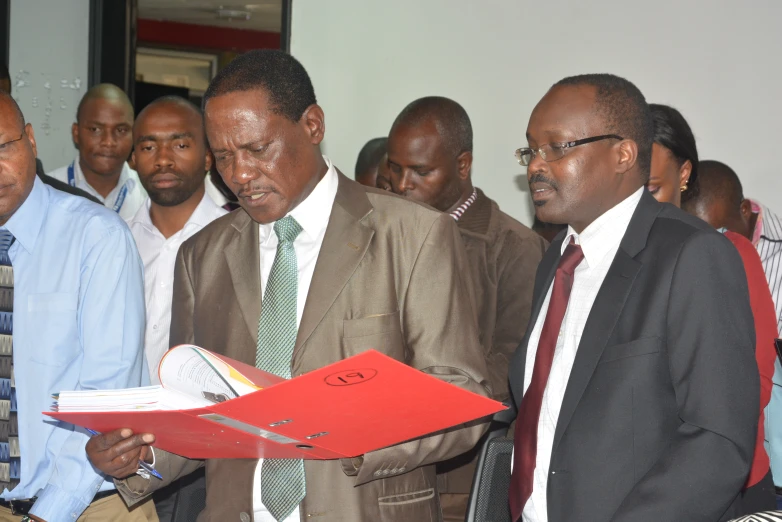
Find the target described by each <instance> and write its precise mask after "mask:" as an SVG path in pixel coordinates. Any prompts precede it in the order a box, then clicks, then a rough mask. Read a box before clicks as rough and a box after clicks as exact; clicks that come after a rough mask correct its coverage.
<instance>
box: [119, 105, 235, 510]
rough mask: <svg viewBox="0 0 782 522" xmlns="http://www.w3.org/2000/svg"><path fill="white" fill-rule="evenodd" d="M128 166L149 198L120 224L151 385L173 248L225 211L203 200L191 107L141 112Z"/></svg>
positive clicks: (203, 151) (169, 502)
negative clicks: (139, 296)
mask: <svg viewBox="0 0 782 522" xmlns="http://www.w3.org/2000/svg"><path fill="white" fill-rule="evenodd" d="M133 145H134V150H133V162H134V163H135V165H136V168H137V169H138V176H139V179H140V181H141V184H142V185H143V187H144V189H145V190H146V193H147V194H148V195H149V197H148V198H147V199H146V201H145V202H144V203H143V204H142V205H141V208H139V209H138V212H136V214H135V215H134V216H133V217H132V218H131V219H129V220H128V225H129V226H130V230H131V232H132V233H133V238H134V239H135V240H136V245H137V246H138V250H139V254H140V255H141V260H142V261H143V263H144V294H145V299H146V305H147V328H146V334H145V337H144V352H145V355H146V361H147V364H148V365H149V374H150V377H151V380H152V383H153V384H159V379H158V373H157V366H158V364H159V363H160V359H162V357H163V355H164V354H165V352H166V351H167V350H168V348H169V345H168V337H169V327H170V324H171V300H172V296H173V283H174V262H175V260H176V255H177V252H178V251H179V247H180V245H181V244H182V243H183V242H184V241H185V240H187V239H188V238H189V237H191V236H192V235H193V234H195V233H196V232H198V231H200V230H201V229H202V228H203V227H204V226H206V225H208V224H209V223H211V222H212V221H213V220H215V219H217V218H219V217H220V216H222V215H225V214H227V211H225V210H224V209H222V208H220V207H219V206H217V204H216V203H215V202H214V201H213V200H212V198H211V197H210V196H209V194H207V193H206V190H205V187H204V181H205V177H206V173H207V172H208V171H209V169H210V168H211V167H212V155H211V153H210V152H209V149H208V148H207V146H206V137H205V136H204V121H203V117H202V116H201V112H200V111H199V110H198V108H197V107H196V106H195V105H193V104H192V103H191V102H189V101H187V100H185V99H183V98H180V97H177V96H166V97H164V98H160V99H158V100H156V101H154V102H152V103H151V104H149V105H147V106H146V107H145V108H144V110H142V111H141V113H140V114H139V116H138V119H137V120H136V124H135V126H134V127H133ZM178 486H179V484H178V483H175V484H172V485H171V486H169V487H168V488H166V489H165V490H161V491H159V492H157V494H156V497H155V498H156V499H157V502H156V508H157V510H158V517H159V518H160V519H161V521H166V520H170V517H171V515H172V511H173V507H174V506H173V504H174V502H175V499H176V495H175V492H176V490H177V489H178Z"/></svg>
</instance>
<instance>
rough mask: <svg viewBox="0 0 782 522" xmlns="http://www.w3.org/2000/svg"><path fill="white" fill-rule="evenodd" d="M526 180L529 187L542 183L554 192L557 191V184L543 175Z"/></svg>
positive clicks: (536, 175) (535, 175) (534, 175)
mask: <svg viewBox="0 0 782 522" xmlns="http://www.w3.org/2000/svg"><path fill="white" fill-rule="evenodd" d="M527 180H528V182H529V184H530V185H532V184H533V183H544V184H546V185H549V186H550V187H551V188H553V189H554V190H557V189H559V184H557V182H556V181H554V180H553V179H551V178H547V177H546V176H544V175H543V174H533V175H532V176H529V177H528V178H527Z"/></svg>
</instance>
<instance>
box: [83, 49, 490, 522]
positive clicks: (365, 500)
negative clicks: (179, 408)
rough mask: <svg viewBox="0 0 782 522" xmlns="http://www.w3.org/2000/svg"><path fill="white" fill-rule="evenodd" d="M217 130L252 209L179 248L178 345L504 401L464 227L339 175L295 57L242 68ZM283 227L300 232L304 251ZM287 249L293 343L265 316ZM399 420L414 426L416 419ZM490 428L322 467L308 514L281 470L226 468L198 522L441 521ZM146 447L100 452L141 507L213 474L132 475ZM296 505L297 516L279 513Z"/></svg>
mask: <svg viewBox="0 0 782 522" xmlns="http://www.w3.org/2000/svg"><path fill="white" fill-rule="evenodd" d="M205 126H206V133H207V137H208V140H209V144H210V147H211V149H212V150H213V152H214V155H215V162H216V165H217V168H218V170H219V171H220V173H221V175H222V177H223V179H224V180H225V181H226V183H227V184H228V186H229V187H230V188H231V190H232V191H233V192H234V193H236V194H237V195H238V196H239V201H240V204H241V205H242V209H241V210H237V211H235V212H233V213H231V214H230V215H227V216H224V217H223V218H220V219H218V220H216V221H213V222H212V223H211V224H209V225H208V226H206V227H205V228H204V229H203V230H202V231H201V232H199V233H198V234H196V235H195V236H194V237H192V238H190V239H189V240H188V241H187V242H185V243H184V244H183V245H182V247H181V249H180V250H179V255H178V258H177V266H176V272H175V282H174V298H173V309H172V318H171V344H172V345H175V344H179V343H194V344H197V345H201V346H204V347H207V348H209V349H212V350H215V351H217V352H219V353H222V354H225V355H227V356H229V357H231V358H234V359H237V360H240V361H242V362H245V363H249V364H256V361H257V360H260V361H261V362H260V363H259V365H260V367H263V364H264V363H263V360H265V359H266V358H268V357H269V356H270V355H276V353H280V352H282V351H283V349H284V348H289V349H290V350H291V351H290V352H289V353H286V354H285V355H286V357H285V361H284V367H285V368H286V370H287V373H288V375H287V376H288V377H290V376H298V375H301V374H303V373H306V372H311V371H313V370H315V369H317V368H321V367H323V366H326V365H328V364H330V363H333V362H336V361H339V360H342V359H344V358H347V357H349V356H351V355H355V354H357V353H360V352H363V351H365V350H368V349H371V348H374V349H376V350H378V351H381V352H383V353H385V354H386V355H388V356H390V357H393V358H395V359H397V360H399V361H402V362H404V363H405V364H408V365H410V366H412V367H414V368H417V369H420V370H422V371H424V372H426V373H429V374H431V375H433V376H436V377H438V378H440V379H442V380H445V381H447V382H449V383H452V384H454V385H457V386H460V387H462V388H465V389H468V390H470V391H473V392H476V393H481V394H483V395H488V394H489V393H490V390H489V386H488V377H487V372H486V365H485V362H484V359H483V355H482V353H481V350H480V345H479V342H478V331H477V325H476V321H475V314H474V310H473V306H472V301H471V298H470V294H469V287H468V283H467V278H466V277H465V275H464V274H465V272H466V270H467V269H466V258H465V253H464V248H463V246H462V244H461V241H460V239H459V233H458V230H457V229H456V225H455V224H454V222H453V219H451V218H450V217H449V216H447V215H444V214H441V213H439V212H436V211H434V210H432V209H430V208H428V207H426V206H424V205H420V204H417V203H413V202H410V201H407V200H405V199H403V198H400V197H397V196H395V195H393V194H389V193H388V192H385V191H382V190H378V189H370V188H366V187H363V186H362V185H359V184H358V183H356V182H354V181H351V180H349V179H347V178H346V177H345V176H343V175H342V174H339V173H338V172H337V171H336V169H335V167H334V166H333V165H332V164H331V162H330V161H329V160H328V159H326V158H324V157H323V156H322V155H321V153H320V147H319V145H320V142H321V141H322V139H323V136H324V132H325V120H324V115H323V111H322V109H321V108H320V107H319V106H318V105H317V104H316V101H315V93H314V91H313V88H312V84H311V83H310V79H309V77H308V76H307V73H306V71H305V70H304V68H303V67H302V66H301V64H299V63H298V62H297V61H295V59H294V58H292V57H291V56H289V55H287V54H285V53H282V52H280V51H253V52H249V53H246V54H243V55H242V56H240V57H238V58H236V59H235V60H234V61H233V62H231V64H230V65H228V66H227V67H226V68H225V69H223V70H222V71H221V72H220V74H219V75H218V76H217V77H216V78H215V79H214V80H213V82H212V84H211V85H210V87H209V89H208V90H207V93H206V95H205ZM291 220H295V221H291ZM284 223H288V224H289V225H288V226H290V224H291V223H298V224H299V225H300V227H301V229H302V230H300V231H299V234H298V236H295V239H291V238H290V237H288V236H287V234H286V233H285V232H284V231H283V226H285V225H284ZM278 226H279V228H280V231H278ZM286 238H287V239H286ZM299 238H301V239H302V240H301V241H299ZM271 241H276V243H277V244H276V245H275V244H274V243H273V242H271ZM286 242H287V243H288V244H290V243H293V245H292V246H293V251H294V252H295V264H294V263H293V261H289V262H288V263H286V265H287V266H290V265H294V266H293V268H294V270H295V271H297V272H298V279H297V280H294V281H293V282H292V283H289V284H287V286H286V287H285V288H284V290H283V291H282V292H281V293H285V294H291V293H295V294H298V297H297V299H296V302H295V306H291V307H289V308H286V309H287V310H291V309H292V311H293V312H294V315H296V314H298V315H299V317H298V318H297V317H287V315H286V316H285V317H286V319H285V322H286V324H288V321H289V322H290V324H291V325H292V326H293V327H295V328H291V330H295V331H294V332H293V337H294V338H289V340H290V341H291V342H290V344H284V343H283V342H282V341H278V342H267V341H265V339H266V340H268V338H267V333H268V332H267V331H266V328H268V327H269V326H268V324H267V323H265V318H266V317H267V316H266V315H264V313H263V312H264V311H265V310H272V311H276V312H279V313H278V315H277V316H273V320H274V323H273V324H272V325H271V326H272V327H274V326H276V325H278V324H280V323H282V322H283V318H281V317H282V315H283V312H282V311H281V310H283V308H282V307H281V306H280V305H279V304H278V302H277V301H275V299H274V297H278V295H277V294H275V293H274V292H273V291H272V290H270V286H272V284H273V282H275V281H276V280H277V278H276V277H272V276H273V275H274V274H275V273H277V274H280V273H283V272H282V271H280V272H276V270H277V269H278V268H279V265H277V257H278V256H280V257H282V256H283V255H284V256H288V255H290V252H289V251H288V253H286V252H285V248H286V247H285V243H286ZM288 248H290V247H288ZM275 249H277V253H276V254H275ZM285 269H286V266H284V267H282V270H285ZM270 270H271V274H270ZM308 271H309V275H310V277H306V276H305V274H307V272H308ZM291 277H297V276H295V275H292V274H291ZM293 283H295V284H293ZM262 288H263V289H264V290H263V294H262ZM272 288H274V287H272ZM292 288H293V289H295V290H294V291H293V292H290V289H292ZM270 294H271V295H272V297H269V295H270ZM286 303H289V299H288V300H287V301H286ZM259 318H260V320H259ZM270 329H271V328H270ZM288 333H290V332H288ZM259 334H260V335H259ZM277 335H278V339H279V338H282V337H287V333H286V334H282V333H279V332H277ZM259 337H260V339H259ZM274 352H276V353H274ZM282 376H284V375H282ZM422 400H426V398H422ZM378 408H383V405H382V404H378ZM356 413H357V414H360V413H361V412H356ZM387 414H388V415H392V416H399V417H400V419H404V412H403V411H399V412H397V411H388V412H387ZM485 427H486V425H485V423H484V424H481V423H471V424H470V425H469V426H467V427H458V428H457V429H452V430H447V431H444V432H439V433H436V434H433V435H430V436H426V437H423V438H420V439H416V440H414V441H412V442H407V443H403V444H398V445H396V446H392V447H390V448H384V449H381V450H378V451H374V452H370V453H367V454H366V455H363V456H361V457H357V458H353V459H343V460H341V461H338V460H333V461H315V460H307V461H305V462H304V463H303V475H304V481H303V482H304V484H301V485H302V486H305V489H306V494H305V493H304V492H303V491H302V490H301V489H300V488H299V485H300V481H299V479H298V478H294V477H293V476H292V475H288V476H287V477H288V480H286V481H285V482H284V483H283V484H284V485H286V486H287V489H288V490H291V489H293V485H294V483H295V485H296V488H295V491H296V492H297V495H298V494H300V495H301V497H296V498H293V500H294V501H295V502H293V503H291V502H289V500H290V498H289V497H285V498H284V499H283V498H281V497H282V496H280V498H275V497H274V495H275V494H276V492H279V491H280V488H275V487H274V486H275V485H279V482H274V481H272V482H267V477H268V475H264V473H265V468H266V465H267V464H269V463H270V461H269V460H264V461H263V462H262V463H261V465H260V466H259V463H258V461H256V460H252V459H246V460H236V459H234V460H228V459H212V460H209V461H207V462H206V490H207V491H206V496H207V499H206V510H205V511H204V512H203V513H201V515H200V516H199V518H198V520H199V521H201V522H211V521H215V522H216V521H221V522H222V521H224V520H241V521H242V522H249V520H251V519H253V517H254V519H255V520H256V521H258V520H262V521H266V520H272V519H274V520H278V521H279V522H282V521H285V522H291V521H293V520H295V521H299V520H301V521H307V520H318V521H323V522H363V521H367V520H385V521H389V522H407V521H411V520H416V521H418V520H439V519H440V518H441V515H440V508H439V503H438V501H437V483H436V478H435V468H434V464H435V463H436V462H439V461H442V460H445V459H447V458H450V457H453V456H455V455H458V454H460V453H463V452H465V451H467V450H468V449H469V448H471V447H472V446H473V445H475V443H476V441H477V440H478V439H479V438H480V436H481V435H482V433H483V431H484V430H485ZM144 437H145V436H144V435H142V434H138V435H135V436H133V437H129V438H126V439H125V440H122V439H123V438H122V437H121V434H119V433H118V432H113V433H110V434H106V435H104V436H100V437H94V438H93V439H92V440H91V441H90V443H89V444H88V447H87V453H88V455H89V456H90V459H91V460H92V462H93V464H95V465H96V467H98V468H99V469H101V470H102V471H103V472H104V473H107V474H108V475H110V476H114V477H117V478H125V477H128V476H130V478H128V479H127V480H124V481H118V488H119V489H120V491H121V492H122V494H123V496H124V497H125V498H126V500H128V501H129V503H135V502H138V501H139V500H140V499H142V498H144V497H145V496H147V495H149V494H150V493H151V492H152V491H153V490H154V489H157V488H160V487H162V486H165V485H166V484H167V483H169V482H171V481H172V480H175V479H176V478H177V477H180V476H184V475H186V474H188V473H189V472H192V471H193V470H195V469H197V468H199V467H201V466H203V465H204V462H203V461H194V460H189V459H185V458H182V457H179V456H177V455H173V454H169V453H166V452H163V451H158V450H155V465H156V468H157V469H158V471H159V472H160V473H161V475H162V476H163V477H164V479H165V480H163V481H159V480H157V479H152V481H150V480H148V479H144V478H142V477H139V476H137V475H133V473H134V472H135V471H136V462H137V460H135V459H138V457H139V456H141V457H142V458H148V459H149V460H150V461H151V458H150V455H149V453H150V452H149V451H148V450H149V447H148V446H144V444H146V443H149V442H151V440H150V438H147V439H146V440H145V438H144ZM142 448H143V451H142ZM118 454H123V457H124V462H125V463H124V464H123V463H122V460H121V459H119V457H117V455H118ZM272 460H274V459H272ZM273 464H277V465H279V464H280V463H279V462H276V463H275V462H273ZM289 464H290V463H289ZM131 475H132V476H131ZM261 492H262V494H261ZM283 492H284V491H283ZM269 497H272V498H269ZM283 500H284V501H285V506H286V509H284V510H282V509H279V510H278V509H277V507H278V506H279V504H280V503H281V502H282V501H283ZM279 511H282V512H279ZM272 517H273V518H272Z"/></svg>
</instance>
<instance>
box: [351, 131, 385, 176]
mask: <svg viewBox="0 0 782 522" xmlns="http://www.w3.org/2000/svg"><path fill="white" fill-rule="evenodd" d="M387 151H388V138H372V139H371V140H369V141H368V142H366V144H365V145H364V146H363V147H361V151H360V152H359V153H358V159H357V160H356V171H355V175H356V178H358V177H359V176H363V175H364V174H366V173H367V171H369V170H371V169H373V168H375V167H377V166H378V165H379V164H380V160H382V159H383V155H384V154H385V153H386V152H387Z"/></svg>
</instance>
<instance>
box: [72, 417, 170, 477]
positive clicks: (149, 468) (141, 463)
mask: <svg viewBox="0 0 782 522" xmlns="http://www.w3.org/2000/svg"><path fill="white" fill-rule="evenodd" d="M84 429H85V430H87V432H88V433H92V434H93V435H100V433H98V432H97V431H95V430H91V429H89V428H84ZM138 465H139V466H141V467H142V468H144V470H145V471H147V473H149V474H151V475H152V476H154V477H157V478H159V479H160V480H163V477H162V476H161V475H160V473H158V472H157V470H155V468H153V467H152V466H150V465H149V464H147V463H146V462H144V461H143V460H139V461H138Z"/></svg>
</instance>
